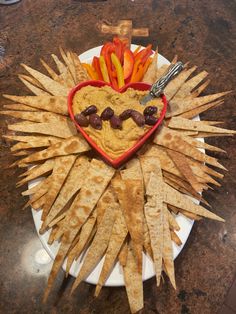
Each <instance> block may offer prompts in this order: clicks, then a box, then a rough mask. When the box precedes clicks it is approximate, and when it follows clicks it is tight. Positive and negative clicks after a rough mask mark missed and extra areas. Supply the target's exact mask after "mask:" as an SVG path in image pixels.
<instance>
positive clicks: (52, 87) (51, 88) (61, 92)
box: [22, 64, 69, 96]
mask: <svg viewBox="0 0 236 314" xmlns="http://www.w3.org/2000/svg"><path fill="white" fill-rule="evenodd" d="M22 66H23V67H24V68H25V70H26V71H28V72H29V73H30V74H31V75H32V76H33V77H34V78H35V79H36V80H37V81H39V83H41V84H42V85H43V87H44V89H45V90H46V91H48V92H49V93H50V94H52V95H54V96H67V94H68V92H69V90H68V88H67V87H66V86H64V85H62V84H60V83H58V82H56V81H54V80H53V79H51V78H50V77H48V76H46V75H44V74H42V73H41V72H39V71H37V70H34V69H33V68H31V67H29V66H27V65H25V64H22Z"/></svg>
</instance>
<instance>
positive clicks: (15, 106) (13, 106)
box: [3, 104, 37, 112]
mask: <svg viewBox="0 0 236 314" xmlns="http://www.w3.org/2000/svg"><path fill="white" fill-rule="evenodd" d="M3 108H4V109H9V110H18V111H31V112H32V111H37V109H35V108H33V107H30V106H26V105H23V104H8V105H3Z"/></svg>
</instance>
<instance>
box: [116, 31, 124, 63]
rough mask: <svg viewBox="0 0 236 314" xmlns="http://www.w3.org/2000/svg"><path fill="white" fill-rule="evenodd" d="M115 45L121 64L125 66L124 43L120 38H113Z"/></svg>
mask: <svg viewBox="0 0 236 314" xmlns="http://www.w3.org/2000/svg"><path fill="white" fill-rule="evenodd" d="M113 44H114V46H115V53H116V56H117V57H118V59H119V60H120V63H121V64H123V60H124V48H125V46H124V44H123V42H122V41H121V40H120V39H119V38H118V37H114V38H113Z"/></svg>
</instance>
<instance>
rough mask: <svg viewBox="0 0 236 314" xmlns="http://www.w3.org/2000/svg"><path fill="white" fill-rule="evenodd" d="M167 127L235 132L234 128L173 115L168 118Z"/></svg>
mask: <svg viewBox="0 0 236 314" xmlns="http://www.w3.org/2000/svg"><path fill="white" fill-rule="evenodd" d="M168 127H170V128H173V129H184V130H194V131H198V132H209V133H221V134H236V131H234V130H227V129H222V128H218V127H215V126H212V125H208V124H206V123H205V122H204V121H193V120H189V119H184V118H179V117H173V118H171V119H170V121H169V124H168Z"/></svg>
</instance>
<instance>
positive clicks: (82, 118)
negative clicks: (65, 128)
mask: <svg viewBox="0 0 236 314" xmlns="http://www.w3.org/2000/svg"><path fill="white" fill-rule="evenodd" d="M75 121H76V122H77V123H78V124H79V125H80V126H83V127H87V126H88V125H89V121H88V119H87V118H86V117H85V115H83V114H82V113H78V114H76V115H75Z"/></svg>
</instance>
